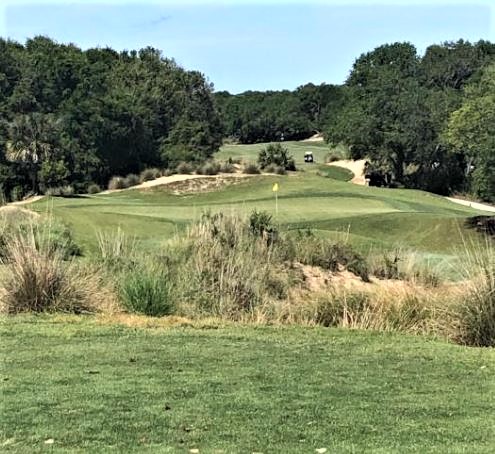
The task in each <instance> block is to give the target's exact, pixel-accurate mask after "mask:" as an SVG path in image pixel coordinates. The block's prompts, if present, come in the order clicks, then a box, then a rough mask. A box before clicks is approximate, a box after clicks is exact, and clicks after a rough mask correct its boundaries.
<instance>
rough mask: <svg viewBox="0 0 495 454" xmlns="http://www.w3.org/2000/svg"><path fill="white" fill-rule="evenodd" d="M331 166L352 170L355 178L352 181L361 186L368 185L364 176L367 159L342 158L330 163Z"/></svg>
mask: <svg viewBox="0 0 495 454" xmlns="http://www.w3.org/2000/svg"><path fill="white" fill-rule="evenodd" d="M328 165H329V166H336V167H343V168H344V169H347V170H350V171H351V172H352V173H353V174H354V178H353V179H352V180H351V183H354V184H358V185H361V186H365V185H366V180H365V178H364V168H365V166H366V159H359V160H357V161H353V160H352V159H342V160H341V161H334V162H331V163H330V164H328Z"/></svg>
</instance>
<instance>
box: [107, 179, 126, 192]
mask: <svg viewBox="0 0 495 454" xmlns="http://www.w3.org/2000/svg"><path fill="white" fill-rule="evenodd" d="M128 187H129V186H128V185H127V181H126V179H125V178H123V177H112V179H111V180H110V181H109V183H108V189H110V190H117V189H126V188H128Z"/></svg>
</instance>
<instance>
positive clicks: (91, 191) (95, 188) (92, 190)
mask: <svg viewBox="0 0 495 454" xmlns="http://www.w3.org/2000/svg"><path fill="white" fill-rule="evenodd" d="M99 192H101V188H100V187H99V186H98V185H97V184H94V183H93V184H90V185H89V186H88V194H98V193H99Z"/></svg>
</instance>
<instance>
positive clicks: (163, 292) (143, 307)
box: [119, 265, 174, 317]
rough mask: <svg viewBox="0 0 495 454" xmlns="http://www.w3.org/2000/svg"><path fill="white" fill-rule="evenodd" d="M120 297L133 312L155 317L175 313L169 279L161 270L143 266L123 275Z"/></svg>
mask: <svg viewBox="0 0 495 454" xmlns="http://www.w3.org/2000/svg"><path fill="white" fill-rule="evenodd" d="M119 296H120V299H121V300H122V303H123V304H124V307H125V308H126V309H128V310H130V311H131V312H137V313H139V314H144V315H149V316H153V317H159V316H163V315H170V314H172V313H173V312H174V307H173V303H172V301H171V293H170V284H169V279H168V276H167V275H166V273H164V272H163V270H162V269H160V268H153V267H150V266H143V265H141V266H139V267H137V268H134V269H132V270H129V271H128V272H127V273H125V274H123V275H122V277H121V279H120V284H119Z"/></svg>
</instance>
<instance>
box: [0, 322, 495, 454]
mask: <svg viewBox="0 0 495 454" xmlns="http://www.w3.org/2000/svg"><path fill="white" fill-rule="evenodd" d="M0 329H1V348H2V369H1V377H0V386H1V388H2V390H1V393H2V417H1V419H0V446H1V450H2V452H26V453H33V452H44V451H46V450H47V449H50V450H51V451H55V452H189V449H199V450H200V452H204V453H214V452H225V453H237V452H238V453H252V452H264V453H275V452H301V453H311V452H315V449H317V448H327V452H329V453H330V452H339V453H340V452H365V451H366V452H401V453H404V452H416V453H426V452H432V453H433V452H449V453H461V452H462V453H475V452H476V453H484V452H486V453H491V452H493V447H494V446H495V432H494V431H493V427H494V425H495V412H494V411H493V408H494V406H495V378H494V376H493V370H494V368H495V351H493V350H490V349H474V348H462V347H458V346H454V345H450V344H447V343H445V342H440V341H433V340H428V339H425V338H421V337H410V336H403V335H396V334H378V333H373V332H360V331H354V332H349V331H343V330H331V329H310V328H248V327H242V326H237V327H232V328H219V329H214V330H212V329H210V330H199V329H193V328H170V329H147V330H146V329H141V328H124V327H118V326H102V325H97V324H96V323H95V322H94V319H91V318H89V319H84V318H83V317H80V318H76V317H74V318H71V319H69V320H67V319H65V320H64V318H60V317H58V318H55V317H48V316H40V317H27V316H26V317H24V316H17V317H12V318H8V319H4V320H2V323H1V326H0ZM49 439H53V444H52V445H50V446H48V445H46V444H45V441H46V440H49Z"/></svg>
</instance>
